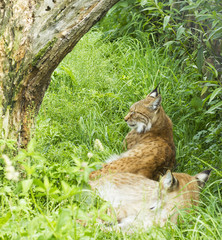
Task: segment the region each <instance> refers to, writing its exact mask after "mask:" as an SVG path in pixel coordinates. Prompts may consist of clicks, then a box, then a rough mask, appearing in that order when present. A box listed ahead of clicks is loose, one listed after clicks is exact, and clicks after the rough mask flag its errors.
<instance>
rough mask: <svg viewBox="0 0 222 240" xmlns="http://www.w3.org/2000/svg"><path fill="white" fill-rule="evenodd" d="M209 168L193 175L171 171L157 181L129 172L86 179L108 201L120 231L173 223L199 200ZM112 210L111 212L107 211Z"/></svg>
mask: <svg viewBox="0 0 222 240" xmlns="http://www.w3.org/2000/svg"><path fill="white" fill-rule="evenodd" d="M209 175H210V170H206V171H203V172H201V173H199V174H197V175H195V176H190V175H188V174H185V173H171V171H170V170H168V171H167V173H166V174H165V175H164V176H163V177H162V178H161V180H160V181H159V182H157V181H153V180H151V179H148V178H146V177H144V176H140V175H136V174H132V173H116V174H109V175H106V176H103V177H101V178H100V179H97V180H94V181H91V182H90V185H91V187H92V189H93V190H96V192H97V194H98V195H99V196H100V197H101V198H102V199H104V200H106V201H108V202H109V203H110V204H111V206H112V207H111V209H113V210H114V213H113V215H114V216H116V218H117V222H118V227H119V228H121V229H122V230H126V231H128V230H129V229H131V230H132V229H135V228H143V229H146V228H147V227H151V226H153V225H159V226H163V225H164V224H165V223H166V222H167V221H168V220H170V221H171V222H173V223H177V221H178V217H179V212H180V210H182V209H186V210H187V209H189V208H190V207H191V206H192V205H197V204H198V202H199V193H200V189H201V188H202V187H203V186H204V185H205V182H206V181H207V180H208V178H209ZM110 213H112V211H110Z"/></svg>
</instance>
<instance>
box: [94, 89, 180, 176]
mask: <svg viewBox="0 0 222 240" xmlns="http://www.w3.org/2000/svg"><path fill="white" fill-rule="evenodd" d="M124 120H125V121H126V122H127V124H128V126H129V127H130V128H132V130H131V131H130V132H129V133H128V134H127V136H126V138H125V142H126V144H127V149H128V150H127V151H126V152H124V153H123V154H121V155H119V156H116V157H115V158H114V159H112V161H111V162H108V163H106V164H104V165H103V167H102V169H99V170H96V171H94V172H92V173H91V174H90V179H95V178H97V177H100V176H103V175H106V174H108V173H116V172H129V173H134V174H139V175H143V176H145V177H147V178H150V179H153V180H158V179H159V176H160V175H163V174H164V173H165V172H166V170H167V169H172V168H173V166H174V164H175V145H174V141H173V129H172V128H173V127H172V122H171V120H170V118H169V117H168V116H167V115H166V113H165V112H164V110H163V108H162V106H161V95H160V94H159V93H158V90H157V88H156V89H154V90H153V91H152V92H151V93H150V94H149V95H148V96H147V97H146V98H145V99H143V100H141V101H139V102H136V103H134V104H133V105H132V106H131V108H130V111H129V113H128V114H127V115H126V116H125V118H124Z"/></svg>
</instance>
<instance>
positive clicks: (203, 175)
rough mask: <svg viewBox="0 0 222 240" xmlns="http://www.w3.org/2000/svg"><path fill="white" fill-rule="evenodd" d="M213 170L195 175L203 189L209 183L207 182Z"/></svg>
mask: <svg viewBox="0 0 222 240" xmlns="http://www.w3.org/2000/svg"><path fill="white" fill-rule="evenodd" d="M211 170H212V169H210V170H205V171H203V172H201V173H198V174H197V175H195V178H196V179H197V182H198V185H199V186H200V187H201V188H203V187H204V185H205V183H206V182H207V180H208V179H209V177H210V173H211Z"/></svg>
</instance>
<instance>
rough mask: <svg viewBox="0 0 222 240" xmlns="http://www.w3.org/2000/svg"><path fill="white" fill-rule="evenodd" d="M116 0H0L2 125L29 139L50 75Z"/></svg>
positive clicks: (10, 134) (22, 141)
mask: <svg viewBox="0 0 222 240" xmlns="http://www.w3.org/2000/svg"><path fill="white" fill-rule="evenodd" d="M116 2H118V0H17V1H16V0H14V1H11V0H0V80H1V85H0V107H1V109H0V116H1V118H0V129H1V130H2V137H3V138H16V139H17V140H18V144H19V146H25V145H26V144H27V143H28V141H29V139H30V129H31V126H32V124H33V120H34V117H35V116H36V114H37V113H38V110H39V107H40V105H41V102H42V99H43V97H44V94H45V91H46V89H47V88H48V86H49V83H50V77H51V74H52V72H53V71H54V69H55V68H56V67H57V66H58V64H59V63H60V62H61V60H62V59H63V58H64V57H65V56H66V54H67V53H69V52H70V51H71V50H72V49H73V47H74V46H75V45H76V43H77V42H78V41H79V40H80V38H81V37H82V36H83V35H84V34H85V33H86V32H87V31H88V30H89V29H90V28H91V27H92V26H93V25H94V24H95V23H96V22H98V21H99V19H100V18H101V17H103V16H104V15H105V13H106V12H107V11H108V10H109V9H110V8H111V7H112V6H113V5H114V4H115V3H116Z"/></svg>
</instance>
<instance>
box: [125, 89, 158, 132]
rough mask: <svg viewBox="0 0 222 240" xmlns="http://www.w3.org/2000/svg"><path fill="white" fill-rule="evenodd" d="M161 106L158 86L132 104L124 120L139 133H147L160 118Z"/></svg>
mask: <svg viewBox="0 0 222 240" xmlns="http://www.w3.org/2000/svg"><path fill="white" fill-rule="evenodd" d="M160 108H161V96H160V94H159V93H158V90H157V87H156V88H155V89H154V90H153V91H152V92H151V93H150V94H148V95H147V97H146V98H145V99H143V100H140V101H138V102H136V103H134V104H133V105H132V106H131V108H130V111H129V113H128V114H127V115H126V116H125V118H124V120H125V121H126V122H127V124H128V126H129V127H130V128H134V129H135V130H136V131H137V132H138V133H145V132H147V131H149V130H150V129H151V128H152V125H153V124H154V123H155V122H156V120H157V119H158V113H159V110H160Z"/></svg>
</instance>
